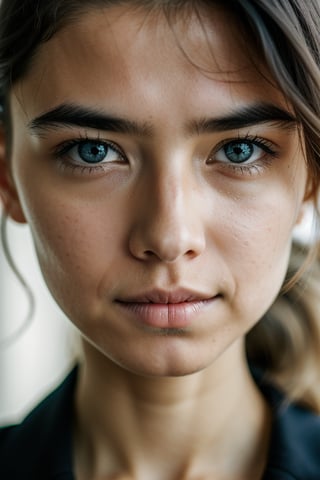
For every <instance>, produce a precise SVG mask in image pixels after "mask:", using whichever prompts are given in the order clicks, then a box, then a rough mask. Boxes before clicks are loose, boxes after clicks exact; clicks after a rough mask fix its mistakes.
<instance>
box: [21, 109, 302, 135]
mask: <svg viewBox="0 0 320 480" xmlns="http://www.w3.org/2000/svg"><path fill="white" fill-rule="evenodd" d="M261 123H275V124H279V126H282V127H286V128H288V126H290V125H292V124H296V123H297V120H296V118H295V117H294V116H293V115H292V114H291V113H289V112H288V111H286V110H284V109H282V108H279V107H278V106H275V105H272V104H267V103H258V104H254V105H249V106H245V107H242V108H239V109H237V110H234V111H232V112H231V113H229V114H226V115H224V116H221V117H214V118H201V119H196V120H192V121H191V122H189V123H188V124H187V126H186V131H187V133H188V134H189V135H194V134H198V135H200V134H204V133H214V132H223V131H227V130H237V129H241V128H245V127H250V126H253V125H257V124H261ZM63 126H67V127H68V126H69V127H75V126H77V127H82V128H92V129H94V130H104V131H109V132H115V133H124V134H129V135H130V134H131V135H137V136H151V135H152V130H153V127H152V125H151V124H148V123H138V122H135V121H132V120H128V119H126V118H118V117H114V116H110V115H107V114H106V113H104V112H103V111H101V110H95V109H92V108H87V107H83V106H80V105H74V104H66V103H63V104H61V105H59V106H57V107H55V108H53V109H52V110H49V111H48V112H45V113H43V114H41V115H40V116H38V117H36V118H34V119H33V120H32V121H31V122H29V124H28V127H29V129H30V130H31V131H32V132H33V133H34V134H36V135H39V136H40V135H41V134H43V133H45V132H46V131H49V130H55V129H59V128H61V127H63Z"/></svg>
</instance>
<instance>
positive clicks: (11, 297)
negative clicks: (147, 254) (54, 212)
mask: <svg viewBox="0 0 320 480" xmlns="http://www.w3.org/2000/svg"><path fill="white" fill-rule="evenodd" d="M7 237H8V244H9V248H10V251H11V253H12V256H13V258H14V261H15V263H16V265H17V267H18V269H19V270H20V271H21V273H22V274H23V276H24V278H25V280H26V282H27V283H28V284H29V285H30V287H31V289H32V291H33V293H34V296H35V301H36V306H35V313H34V315H33V318H32V321H31V323H30V325H29V327H28V328H27V329H26V330H25V331H24V332H22V333H21V334H20V335H19V336H18V338H15V339H14V341H13V342H10V341H8V340H10V338H11V337H12V335H13V334H14V333H15V332H17V331H18V330H19V328H20V327H21V326H22V325H23V324H24V322H25V320H26V315H27V313H28V308H29V305H28V297H27V295H26V294H25V292H24V290H23V288H22V287H21V286H20V285H19V282H18V281H17V279H16V277H15V275H14V274H13V273H12V271H11V269H10V268H9V266H8V264H7V262H6V260H5V258H4V254H3V249H2V247H0V424H1V425H4V424H8V423H12V422H17V421H20V420H21V419H22V418H23V417H24V415H25V414H26V413H27V412H28V410H30V409H31V408H32V407H33V406H34V405H35V404H36V403H37V402H38V401H39V399H41V398H42V397H43V396H44V395H46V393H47V392H48V391H49V390H51V389H52V388H53V387H54V386H55V385H57V384H58V382H59V381H60V380H61V379H62V378H63V377H64V376H65V374H66V373H67V372H68V371H69V370H70V368H71V367H72V365H73V363H74V352H75V346H76V344H77V341H76V340H77V333H76V331H75V330H74V329H73V327H71V325H70V324H69V322H68V321H67V319H66V318H65V316H64V314H63V313H62V312H61V311H60V309H59V308H58V307H57V305H56V304H55V303H54V301H53V300H52V299H51V297H50V294H49V293H48V290H47V288H46V286H45V284H44V281H43V280H42V277H41V273H40V270H39V267H38V264H37V261H36V257H35V253H34V250H33V246H32V241H31V235H30V232H29V229H28V227H27V226H25V225H18V224H15V223H13V222H11V221H9V222H8V235H7Z"/></svg>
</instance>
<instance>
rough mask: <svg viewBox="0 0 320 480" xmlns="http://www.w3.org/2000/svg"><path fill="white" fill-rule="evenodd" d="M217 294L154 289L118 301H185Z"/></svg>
mask: <svg viewBox="0 0 320 480" xmlns="http://www.w3.org/2000/svg"><path fill="white" fill-rule="evenodd" d="M214 296H215V295H210V294H206V293H201V292H196V291H192V290H188V289H185V288H179V289H175V290H170V291H169V290H162V289H153V290H148V291H147V292H144V293H141V294H137V295H132V296H131V295H130V296H126V297H125V298H121V299H119V300H118V301H119V302H122V303H184V302H201V301H204V300H209V299H211V298H213V297H214Z"/></svg>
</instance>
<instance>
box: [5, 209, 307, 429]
mask: <svg viewBox="0 0 320 480" xmlns="http://www.w3.org/2000/svg"><path fill="white" fill-rule="evenodd" d="M0 214H1V212H0ZM311 225H312V211H311V209H310V210H309V211H307V212H306V215H305V218H304V221H303V222H302V224H301V225H300V226H299V227H297V228H296V231H295V237H297V238H298V239H300V240H301V241H303V242H309V241H310V235H311ZM7 238H8V245H9V247H10V251H11V253H12V256H13V258H14V261H15V264H16V265H17V267H18V269H19V270H20V271H21V273H22V274H23V276H24V278H25V280H26V282H27V283H28V285H30V287H31V288H32V291H33V293H34V296H35V300H36V308H35V313H34V315H33V318H32V322H31V323H30V325H29V326H28V328H27V329H26V330H25V331H24V332H22V333H21V334H20V335H19V336H18V338H16V339H15V340H14V341H13V342H9V343H8V339H10V338H11V336H12V335H13V334H14V332H17V331H18V330H19V328H20V327H21V326H22V325H23V324H24V322H25V319H26V315H27V313H28V298H27V296H26V294H25V292H24V290H23V288H22V287H21V286H20V285H19V282H18V281H17V279H16V278H15V275H14V274H13V273H12V271H11V270H10V268H9V266H8V264H7V262H6V260H5V258H4V254H3V249H2V247H1V246H0V424H1V425H5V424H8V423H14V422H18V421H20V420H21V419H22V418H23V417H24V416H25V414H26V413H27V412H28V411H29V410H30V409H31V408H32V407H33V406H34V405H35V404H36V403H37V402H38V401H39V400H40V399H41V398H43V397H44V396H45V395H46V394H47V393H48V392H49V391H50V390H51V389H52V388H53V387H54V386H56V385H57V384H58V383H59V382H60V381H61V380H62V379H63V377H64V376H65V375H66V373H67V372H68V371H69V370H70V369H71V368H72V365H73V364H74V362H75V355H76V352H77V347H78V334H77V332H76V331H75V329H74V328H73V327H72V326H71V324H70V323H69V322H68V320H67V319H66V318H65V316H64V314H63V313H62V312H61V311H60V309H59V308H58V307H57V305H56V304H55V303H54V301H53V300H52V299H51V297H50V294H49V292H48V290H47V288H46V286H45V284H44V281H43V280H42V277H41V273H40V271H39V267H38V264H37V260H36V257H35V253H34V250H33V246H32V241H31V235H30V232H29V229H28V227H27V226H26V225H18V224H15V223H13V222H11V221H9V222H8V235H7Z"/></svg>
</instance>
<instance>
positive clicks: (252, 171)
mask: <svg viewBox="0 0 320 480" xmlns="http://www.w3.org/2000/svg"><path fill="white" fill-rule="evenodd" d="M237 142H239V143H246V142H247V143H251V144H252V145H254V146H256V147H258V148H261V150H263V151H264V152H265V155H263V157H262V158H259V159H258V160H255V161H253V162H252V163H248V164H246V163H239V164H237V163H232V162H231V161H230V163H227V162H225V163H224V162H222V161H217V160H215V158H214V156H215V155H216V154H217V153H218V152H219V151H220V150H221V149H222V148H224V147H226V146H227V145H228V144H231V143H237ZM278 156H279V153H278V152H277V151H276V149H275V144H274V143H272V142H270V141H269V140H267V139H265V138H262V137H259V136H257V135H254V136H252V135H249V134H247V135H244V136H240V135H239V136H238V137H235V138H229V139H227V140H223V141H222V142H220V143H219V144H218V145H217V146H216V147H215V148H214V150H213V151H212V152H211V153H210V155H209V160H208V162H207V163H208V164H212V163H219V164H220V165H221V166H222V167H223V168H226V169H229V170H232V171H233V172H234V173H235V174H237V175H250V176H252V175H258V174H260V173H262V172H263V171H264V170H265V169H266V168H267V167H269V166H270V165H271V163H272V160H273V159H274V158H277V157H278Z"/></svg>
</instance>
